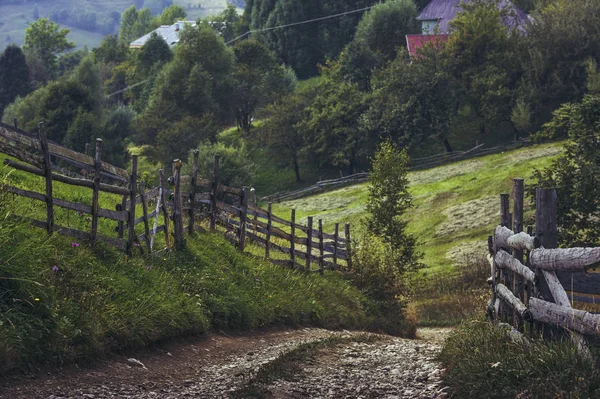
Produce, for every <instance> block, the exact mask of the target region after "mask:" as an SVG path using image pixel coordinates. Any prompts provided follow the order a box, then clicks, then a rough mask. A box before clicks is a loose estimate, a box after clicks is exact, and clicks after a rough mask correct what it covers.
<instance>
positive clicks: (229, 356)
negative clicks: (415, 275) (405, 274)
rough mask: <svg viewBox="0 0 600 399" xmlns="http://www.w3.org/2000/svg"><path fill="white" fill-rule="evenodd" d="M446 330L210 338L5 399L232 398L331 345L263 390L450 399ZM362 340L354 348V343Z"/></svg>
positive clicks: (68, 375) (3, 388)
mask: <svg viewBox="0 0 600 399" xmlns="http://www.w3.org/2000/svg"><path fill="white" fill-rule="evenodd" d="M446 332H447V330H442V329H423V330H420V334H421V335H422V336H423V338H424V339H421V340H406V339H402V338H396V337H390V336H385V335H373V339H366V340H365V339H363V338H364V337H365V334H364V333H360V332H349V331H343V332H339V331H338V332H332V331H328V330H323V329H317V328H305V329H299V330H284V331H275V332H263V333H256V334H250V335H244V336H228V335H211V336H208V337H203V338H195V339H190V340H189V341H188V342H185V343H183V342H180V343H176V344H168V345H165V346H164V347H162V348H160V349H154V350H152V351H147V352H143V353H137V354H136V355H133V356H122V357H117V358H114V359H112V360H107V361H100V362H98V363H97V364H96V365H94V367H92V368H86V369H79V370H78V369H74V368H69V369H65V370H56V371H55V372H52V371H51V372H47V373H45V374H40V375H35V376H29V377H22V378H15V379H12V380H10V381H2V382H1V383H0V384H1V385H0V398H2V399H4V398H6V399H8V398H11V399H25V398H28V399H30V398H40V399H67V398H68V399H71V398H73V399H75V398H77V399H79V398H89V399H101V398H124V399H126V398H165V399H171V398H172V399H179V398H230V397H232V396H233V395H234V394H236V396H237V397H239V392H240V390H241V392H243V390H242V388H243V387H244V386H246V385H247V384H248V383H249V382H250V381H252V379H253V378H254V376H255V375H256V373H257V371H258V370H260V369H261V368H265V366H268V365H269V363H270V362H276V361H277V359H278V358H279V357H280V356H282V355H284V354H286V353H289V352H291V351H293V350H294V349H295V348H297V347H298V346H299V345H302V344H307V343H311V342H319V341H323V340H327V339H331V338H332V337H338V338H339V337H341V338H343V339H342V340H340V341H339V342H338V343H336V344H333V345H331V346H325V347H323V348H321V349H319V350H318V351H317V352H316V354H315V355H314V356H312V357H311V358H310V359H306V361H303V362H302V364H300V365H299V372H297V373H294V375H293V376H292V377H291V378H285V379H276V380H274V381H269V382H268V384H266V385H264V386H262V387H261V392H262V394H263V395H264V396H263V397H272V398H344V397H348V398H439V399H443V398H447V397H448V393H447V392H446V390H447V388H445V387H444V386H443V385H442V382H441V370H440V368H439V365H438V364H437V363H436V362H435V361H434V356H435V354H436V353H437V351H438V350H439V346H440V343H441V342H440V341H441V338H443V336H444V335H445V333H446ZM354 338H356V340H354Z"/></svg>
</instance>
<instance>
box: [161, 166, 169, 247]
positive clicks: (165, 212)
mask: <svg viewBox="0 0 600 399" xmlns="http://www.w3.org/2000/svg"><path fill="white" fill-rule="evenodd" d="M158 173H159V176H160V178H159V180H160V183H159V184H160V196H161V202H162V206H161V209H162V213H163V217H164V219H165V244H166V245H167V248H170V247H171V235H170V234H169V233H170V228H169V220H170V219H169V206H168V205H167V196H166V193H165V173H164V171H163V170H162V169H161V170H159V172H158Z"/></svg>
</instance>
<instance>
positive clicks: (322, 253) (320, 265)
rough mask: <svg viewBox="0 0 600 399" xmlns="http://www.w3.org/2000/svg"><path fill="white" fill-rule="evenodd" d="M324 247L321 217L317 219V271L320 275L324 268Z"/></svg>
mask: <svg viewBox="0 0 600 399" xmlns="http://www.w3.org/2000/svg"><path fill="white" fill-rule="evenodd" d="M324 252H325V249H324V247H323V219H319V273H320V274H321V275H322V274H323V271H324V270H325V265H324V264H323V255H324Z"/></svg>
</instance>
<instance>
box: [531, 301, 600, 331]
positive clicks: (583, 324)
mask: <svg viewBox="0 0 600 399" xmlns="http://www.w3.org/2000/svg"><path fill="white" fill-rule="evenodd" d="M529 312H530V313H531V316H532V317H533V318H534V319H535V320H536V321H539V322H542V323H546V324H549V325H552V326H558V327H562V328H565V329H567V330H571V331H573V330H574V331H577V332H579V333H581V334H584V335H593V336H600V315H597V314H591V313H589V312H586V311H583V310H578V309H572V308H570V307H566V306H560V305H557V304H554V303H550V302H546V301H544V300H541V299H537V298H531V299H530V300H529Z"/></svg>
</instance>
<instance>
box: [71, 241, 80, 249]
mask: <svg viewBox="0 0 600 399" xmlns="http://www.w3.org/2000/svg"><path fill="white" fill-rule="evenodd" d="M71 246H72V247H73V248H77V247H78V246H79V244H78V243H76V242H72V243H71Z"/></svg>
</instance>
